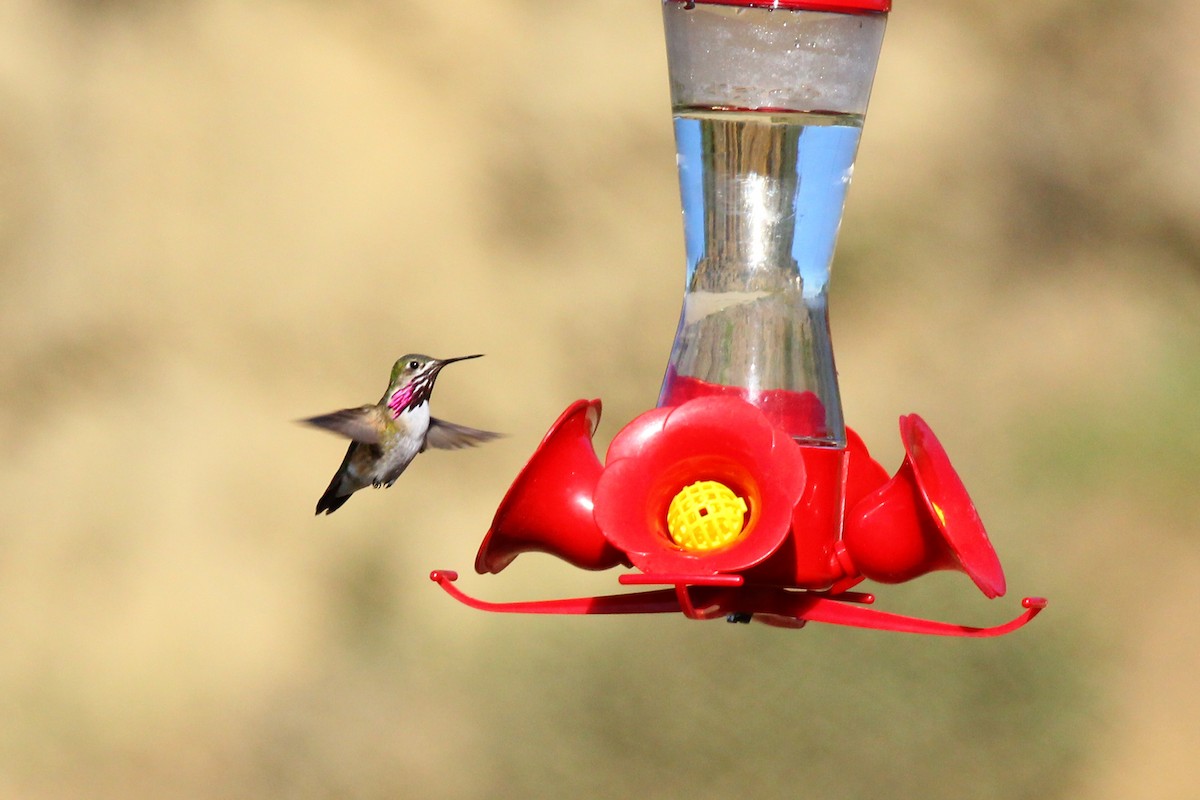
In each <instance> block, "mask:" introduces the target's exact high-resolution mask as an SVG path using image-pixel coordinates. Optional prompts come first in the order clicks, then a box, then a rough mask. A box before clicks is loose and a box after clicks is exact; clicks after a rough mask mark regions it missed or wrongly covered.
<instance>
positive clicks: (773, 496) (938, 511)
mask: <svg viewBox="0 0 1200 800" xmlns="http://www.w3.org/2000/svg"><path fill="white" fill-rule="evenodd" d="M890 7H891V0H662V11H663V22H664V28H665V32H666V42H667V57H668V68H669V73H670V85H671V101H672V107H673V111H674V122H675V143H676V149H677V163H678V165H679V184H680V194H681V197H682V205H683V217H684V235H685V242H686V251H687V262H686V266H687V276H686V284H685V293H684V298H683V310H682V313H681V314H680V318H679V327H678V330H677V332H676V335H675V341H674V344H673V347H672V350H671V357H670V362H669V364H668V365H667V369H666V376H665V378H664V380H663V384H662V390H661V394H660V396H659V401H658V406H657V407H656V408H653V409H651V410H649V411H647V412H645V413H643V414H641V415H640V416H638V417H637V418H635V419H634V420H633V421H632V422H630V423H629V424H628V425H626V426H625V427H624V428H623V429H622V430H621V431H620V432H619V433H618V434H617V435H616V437H614V439H613V440H612V442H611V444H610V446H609V448H608V452H607V454H606V458H605V460H604V461H603V462H601V460H600V458H599V457H598V455H597V454H596V451H595V448H594V445H593V443H592V436H593V434H594V433H595V430H596V425H597V423H598V421H599V419H600V401H599V400H590V401H585V400H579V401H576V402H575V403H573V404H571V406H569V407H568V408H567V409H566V410H565V411H564V412H563V413H562V415H561V416H560V417H559V418H558V420H557V421H555V423H554V424H553V425H552V426H551V427H550V430H549V432H548V433H547V434H546V436H545V438H544V439H543V440H542V442H541V444H540V445H539V446H538V448H537V450H536V451H535V452H534V454H533V456H532V457H531V458H530V460H529V462H528V463H527V464H526V466H525V468H524V469H523V470H522V471H521V473H520V474H519V475H518V476H517V478H516V480H515V481H514V482H513V484H512V486H511V488H510V489H509V490H508V493H507V495H506V496H505V497H504V499H503V501H502V502H501V503H500V506H499V508H498V510H497V511H496V516H495V518H494V520H493V521H492V526H491V529H490V530H489V531H488V533H487V535H486V536H485V538H484V540H483V543H482V545H481V546H480V548H479V553H478V556H477V557H476V559H475V569H476V571H477V572H479V573H480V574H487V573H498V572H500V571H501V570H503V569H504V568H505V567H506V566H507V565H508V564H509V563H510V562H511V561H512V560H513V559H514V558H516V557H517V556H518V555H520V554H521V553H525V552H531V551H538V552H544V553H549V554H551V555H554V556H557V557H558V558H561V559H563V560H565V561H567V562H569V563H570V564H573V565H575V566H576V567H579V568H582V569H588V570H604V569H609V568H612V567H617V566H625V567H631V568H633V569H632V570H631V571H626V572H623V573H622V574H620V575H619V577H618V583H619V584H621V585H623V586H642V587H659V588H647V589H643V590H640V591H627V592H620V593H616V594H611V595H605V596H600V597H578V598H569V599H559V600H534V601H523V602H510V603H492V602H487V601H483V600H479V599H476V598H473V597H470V596H468V595H466V594H465V593H463V592H462V591H461V590H460V589H459V588H458V586H457V585H456V584H455V581H456V580H457V578H458V576H457V574H456V573H454V572H452V571H449V570H437V571H435V572H433V573H432V574H431V576H430V577H431V578H432V579H433V580H434V581H435V582H437V583H438V584H440V585H441V587H442V588H443V589H444V590H445V591H446V592H448V593H449V594H450V595H451V596H453V597H455V598H456V599H458V600H459V601H461V602H463V603H464V604H466V605H468V606H471V607H473V608H477V609H481V610H486V611H497V612H510V613H532V614H646V613H666V612H676V613H679V612H681V613H683V614H684V615H685V616H687V617H689V618H692V619H713V618H718V617H725V618H727V619H729V620H730V621H734V622H749V621H752V620H754V621H760V622H764V623H767V624H771V625H777V626H781V627H791V628H798V627H801V626H803V625H804V624H805V623H807V622H826V623H833V624H840V625H850V626H856V627H863V628H875V629H882V630H892V631H904V632H909V633H926V634H940V635H949V636H996V635H1000V634H1004V633H1008V632H1009V631H1012V630H1015V629H1017V628H1019V627H1021V626H1022V625H1024V624H1025V623H1026V622H1028V621H1029V620H1030V619H1032V618H1033V617H1034V616H1036V615H1037V613H1038V612H1039V611H1040V610H1041V609H1042V608H1044V607H1045V601H1044V600H1043V599H1041V598H1026V599H1025V600H1024V601H1023V602H1022V605H1023V607H1024V611H1023V613H1021V614H1020V615H1019V616H1017V617H1016V618H1015V619H1013V620H1011V621H1010V622H1008V623H1006V624H1003V625H999V626H996V627H990V628H973V627H966V626H962V625H955V624H950V623H945V622H937V621H933V620H925V619H916V618H912V617H906V616H901V615H898V614H892V613H887V612H883V611H879V610H876V609H874V608H871V607H870V606H871V604H872V603H873V602H874V596H873V595H871V594H868V593H864V592H861V591H853V587H855V586H856V585H857V584H859V583H860V582H861V581H863V580H864V579H870V580H872V581H875V582H878V583H883V584H893V583H901V582H904V581H908V580H911V579H913V578H916V577H918V576H921V575H924V574H926V573H928V572H931V571H934V570H941V569H954V570H958V571H961V572H964V573H966V575H967V576H968V577H969V578H970V579H971V580H972V581H973V582H974V584H975V585H976V587H978V588H979V590H980V591H981V592H983V594H984V595H985V596H986V597H988V598H995V597H999V596H1001V595H1003V594H1004V592H1005V580H1004V571H1003V569H1002V568H1001V566H1000V561H999V559H998V558H997V556H996V553H995V550H993V548H992V545H991V543H990V542H989V541H988V537H987V533H986V532H985V530H984V527H983V524H982V523H981V521H980V519H979V515H978V513H977V512H976V510H975V506H974V504H973V503H972V502H971V499H970V497H969V496H968V494H967V491H966V489H965V488H964V486H963V484H962V481H961V480H960V479H959V477H958V474H957V473H956V472H955V470H954V468H953V466H951V464H950V459H949V457H948V456H947V455H946V451H945V450H944V449H943V448H942V445H941V443H940V442H939V441H938V439H937V437H936V436H935V435H934V433H933V431H932V430H931V429H930V428H929V426H928V425H927V424H926V423H925V421H924V420H922V419H921V418H920V417H919V416H917V415H915V414H909V415H906V416H903V417H901V418H900V438H901V441H902V442H903V445H904V451H905V457H904V461H903V463H902V464H901V466H900V468H899V470H898V471H897V472H896V473H895V474H894V475H891V476H889V475H888V472H887V471H886V470H885V469H884V468H883V466H881V465H880V464H879V463H878V462H877V461H875V460H874V459H873V458H872V457H871V455H870V454H869V452H868V451H867V448H866V446H865V445H864V444H863V441H862V439H860V438H859V437H858V435H857V434H855V433H854V431H853V430H851V429H849V428H847V427H846V425H845V422H844V420H843V418H842V405H841V397H840V394H839V391H838V384H837V372H836V370H835V368H834V360H833V345H832V342H831V340H830V334H829V316H828V305H827V299H828V289H829V270H830V263H831V262H832V260H833V251H834V244H835V242H836V239H837V233H838V228H839V226H840V224H841V218H842V209H843V204H844V200H845V196H846V189H847V187H848V185H849V182H850V175H851V172H852V170H853V167H854V159H855V156H856V154H857V151H858V142H859V136H860V134H861V132H862V124H863V119H864V116H865V114H866V110H867V100H868V97H869V96H870V90H871V83H872V81H873V79H874V76H875V67H876V64H877V62H878V58H879V51H880V47H881V45H882V43H883V32H884V25H885V23H886V20H887V12H888V11H889V10H890Z"/></svg>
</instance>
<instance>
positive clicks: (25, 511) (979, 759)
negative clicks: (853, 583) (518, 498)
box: [0, 0, 1200, 800]
mask: <svg viewBox="0 0 1200 800" xmlns="http://www.w3.org/2000/svg"><path fill="white" fill-rule="evenodd" d="M889 25H890V27H889V32H888V36H887V40H886V41H885V44H884V51H883V56H882V60H881V64H880V68H879V75H878V79H877V81H876V84H875V92H874V98H873V102H872V107H871V111H870V114H869V117H868V121H867V125H866V131H865V135H864V140H863V145H862V149H861V152H860V157H859V160H858V165H857V170H856V177H855V185H854V187H853V189H852V191H851V192H850V198H849V207H848V209H847V215H846V219H845V224H844V225H843V229H842V231H843V233H842V239H841V243H840V246H839V252H838V257H837V261H836V264H835V280H834V282H833V319H834V328H835V344H836V348H837V353H838V359H839V367H840V370H841V378H842V392H843V397H844V400H845V407H846V418H847V420H848V421H849V422H850V424H851V425H852V426H853V427H855V428H856V429H857V430H859V432H860V433H862V434H863V436H864V437H865V439H866V441H867V442H868V444H869V445H870V446H871V447H872V449H873V451H874V452H875V454H876V455H877V457H878V458H879V459H880V460H881V461H883V462H884V463H885V464H886V465H888V466H889V468H893V469H894V468H895V466H896V465H897V464H898V463H899V461H900V457H901V448H900V443H899V438H898V435H897V430H896V418H897V416H898V415H899V414H901V413H907V412H910V411H917V412H919V413H921V414H922V415H923V416H924V417H925V418H926V419H927V420H928V421H929V422H930V424H931V425H932V426H933V428H934V429H935V430H936V431H937V432H938V433H939V435H940V436H941V437H942V439H943V441H944V443H945V444H946V446H947V448H948V450H949V452H950V454H951V456H952V457H953V458H954V460H955V463H956V465H957V466H958V468H959V470H960V472H961V473H962V475H963V477H964V480H965V482H966V484H967V486H968V487H969V488H970V489H971V491H972V494H973V495H974V497H975V499H976V502H977V505H978V506H979V508H980V511H981V513H982V514H983V517H984V519H985V521H986V522H987V523H988V525H989V529H990V531H991V537H992V540H993V542H994V543H995V544H996V546H997V549H998V551H999V553H1000V555H1001V559H1002V560H1003V562H1004V564H1005V567H1006V571H1007V574H1008V580H1009V590H1010V594H1009V597H1006V598H1004V599H1002V600H997V601H993V602H988V601H985V600H984V599H983V598H982V597H980V596H979V595H978V593H977V592H976V591H975V590H974V589H973V587H972V586H971V584H970V582H969V581H967V579H966V578H965V577H963V576H962V575H958V574H956V573H950V574H938V575H934V576H930V577H927V578H923V579H921V580H918V581H916V582H913V583H910V584H907V585H904V586H900V587H894V588H888V589H883V590H880V591H879V596H880V600H879V605H880V607H882V608H887V609H893V610H898V611H901V612H905V613H913V614H919V615H923V616H933V617H936V618H942V619H949V620H952V621H959V622H964V623H968V624H993V623H996V622H999V621H1001V620H1003V619H1006V618H1008V617H1009V616H1012V615H1014V614H1015V613H1016V612H1017V610H1019V609H1018V601H1019V598H1020V597H1022V596H1024V595H1037V594H1041V595H1046V596H1048V597H1049V598H1050V600H1051V605H1050V608H1049V610H1048V611H1047V612H1046V613H1045V614H1044V615H1043V616H1042V617H1041V618H1039V619H1038V620H1037V622H1036V623H1034V624H1033V625H1032V626H1031V627H1029V628H1027V629H1025V630H1023V631H1021V632H1019V633H1017V634H1015V635H1013V636H1010V637H1007V638H1002V639H998V640H981V641H966V640H944V639H924V638H916V637H905V636H899V635H888V634H880V633H869V632H863V631H855V630H847V629H835V628H828V627H819V626H810V627H809V628H808V629H806V630H804V631H801V632H795V633H793V632H784V631H778V630H773V629H768V628H765V627H762V626H746V627H743V626H738V627H733V626H728V625H725V624H724V623H720V622H711V623H707V624H701V623H690V622H687V621H686V620H684V619H682V618H681V617H660V618H615V619H603V618H596V619H589V618H547V619H539V618H522V617H496V616H491V615H487V614H482V613H478V612H473V611H470V610H468V609H466V608H463V607H461V606H459V605H457V604H456V603H454V602H453V601H452V600H450V599H449V598H447V597H445V596H444V595H443V594H442V593H441V592H440V591H439V590H438V589H437V588H436V587H434V586H433V585H432V584H430V583H429V581H428V580H427V578H426V576H427V574H428V571H429V570H430V569H432V568H439V567H440V568H454V569H458V570H460V571H461V572H462V573H463V580H462V584H461V585H462V586H463V587H464V588H465V589H467V590H468V591H471V592H473V593H475V594H478V595H482V596H484V597H488V598H492V599H505V598H530V599H532V598H547V597H556V596H571V595H575V594H584V593H588V592H607V591H612V590H614V589H615V588H616V587H615V578H614V576H613V575H611V574H602V575H592V574H586V573H581V572H578V571H575V570H573V569H571V568H570V567H568V566H566V565H565V564H561V563H559V562H556V561H554V560H552V559H550V558H547V557H542V556H525V557H523V558H521V559H519V560H518V561H517V562H516V563H515V564H514V565H513V566H512V567H511V568H510V569H509V570H508V571H507V572H505V573H504V574H503V575H500V576H496V577H489V578H486V579H485V578H479V577H477V576H474V574H473V572H472V570H471V565H472V563H473V559H474V554H475V550H476V548H477V546H478V544H479V541H480V539H481V537H482V535H483V532H484V531H485V530H486V528H487V526H488V523H489V521H490V519H491V515H492V513H493V511H494V509H495V507H496V505H497V503H498V502H499V500H500V498H501V497H502V495H503V493H504V491H505V489H506V488H507V487H508V484H509V482H510V481H511V479H512V478H513V477H514V476H515V475H516V473H517V471H518V470H519V468H520V467H521V465H522V464H523V463H524V461H525V459H526V458H527V457H528V455H529V454H530V453H531V452H532V450H533V448H534V446H535V445H536V443H537V441H538V440H539V439H540V437H541V436H542V434H543V433H544V432H545V429H546V427H547V426H548V425H549V423H550V422H551V421H552V420H553V419H554V418H555V417H556V416H557V415H558V413H559V412H560V411H561V410H562V409H563V408H564V407H565V406H566V405H567V403H569V402H570V401H571V400H574V399H576V398H578V397H595V396H599V397H602V398H603V399H604V401H605V418H604V420H603V421H602V424H601V429H600V432H599V435H598V445H599V446H600V447H601V448H603V447H604V446H605V445H606V444H607V441H608V439H609V438H611V436H612V435H613V434H614V433H615V432H616V431H617V430H618V429H619V428H620V427H621V425H623V424H624V423H625V422H627V421H628V420H629V419H631V418H632V417H633V416H634V415H636V414H637V413H639V412H640V411H642V410H645V409H646V408H648V407H650V406H651V405H652V404H653V403H654V400H655V397H656V394H657V390H658V384H659V381H660V379H661V374H662V370H663V367H664V366H665V364H666V357H667V354H668V352H669V349H670V344H671V337H672V336H673V333H674V328H675V322H676V315H677V313H678V309H679V302H680V299H681V297H682V278H683V266H682V264H683V241H682V230H681V225H680V219H679V206H678V200H677V188H676V183H675V181H676V176H675V170H674V160H673V159H674V149H673V143H672V141H671V126H670V110H669V104H668V98H667V93H666V92H667V83H666V65H665V59H664V53H663V45H662V40H661V30H660V19H659V10H658V3H656V2H653V0H636V1H635V0H607V2H605V3H570V2H546V1H545V0H543V1H541V2H535V1H534V0H496V2H492V3H458V4H453V3H444V2H434V0H343V1H342V2H319V0H275V1H273V2H272V1H270V0H262V1H260V2H247V1H246V0H242V1H241V2H237V1H235V0H190V1H186V0H181V1H180V2H173V3H154V2H146V1H144V0H143V1H139V0H0V387H2V389H3V394H2V396H0V447H2V448H3V450H2V452H3V456H4V458H3V462H2V463H0V487H2V488H0V506H2V512H0V797H2V798H21V799H22V800H25V799H27V800H58V799H59V798H100V799H101V800H107V799H108V798H212V797H222V798H296V799H297V800H302V799H304V800H306V799H307V798H335V797H336V798H405V797H437V798H455V799H457V798H570V797H580V798H627V797H643V798H676V797H691V798H729V797H756V798H757V797H763V798H767V797H794V796H798V795H803V796H807V797H817V798H826V797H827V798H835V797H836V798H883V797H897V798H899V797H922V798H963V797H970V798H981V799H984V800H986V799H988V798H1019V797H1030V798H1034V797H1036V798H1088V799H1089V800H1108V799H1109V798H1112V799H1113V800H1115V799H1116V798H1122V800H1125V799H1126V798H1131V797H1139V798H1140V797H1146V798H1150V797H1153V798H1156V800H1167V799H1168V798H1194V797H1196V796H1198V795H1200V771H1198V770H1197V769H1196V767H1195V766H1194V765H1195V755H1196V753H1197V752H1200V727H1198V726H1200V722H1198V720H1200V686H1198V685H1197V678H1196V662H1197V656H1198V655H1200V653H1198V642H1200V636H1198V634H1200V622H1198V621H1197V620H1198V618H1200V588H1198V587H1200V581H1198V580H1197V578H1198V576H1200V539H1198V533H1200V530H1198V525H1197V517H1198V516H1200V492H1198V491H1197V480H1198V478H1200V469H1198V465H1200V424H1198V415H1197V410H1196V398H1197V397H1198V396H1200V358H1198V357H1197V355H1198V354H1200V158H1197V151H1196V142H1197V141H1200V41H1198V38H1200V34H1197V31H1200V6H1198V5H1197V4H1195V3H1192V2H1188V1H1187V0H1165V1H1162V2H1154V3H1151V2H1148V1H1147V2H1136V1H1135V0H1115V1H1114V2H1108V3H1084V2H1066V0H1036V1H1035V0H1018V1H1014V2H1009V3H996V2H983V1H982V0H921V1H920V2H915V1H914V0H899V1H898V3H897V7H896V9H895V11H894V12H893V14H892V19H891V21H890V23H889ZM412 350H416V351H426V352H430V353H432V354H434V355H439V356H449V355H459V354H464V353H470V352H478V351H483V352H486V353H487V354H488V357H487V358H485V359H482V360H479V361H473V362H469V363H468V364H464V365H461V366H455V367H453V368H452V369H449V370H447V371H446V373H445V374H444V375H443V377H442V379H441V381H440V382H439V384H438V391H437V393H436V395H435V397H434V409H435V413H437V414H438V415H440V416H444V417H446V418H448V419H452V420H455V421H458V422H462V423H465V424H469V425H475V426H479V427H484V428H494V429H499V430H504V431H507V432H508V433H509V434H510V435H509V437H508V438H506V439H503V440H501V441H499V442H496V443H492V444H489V445H487V446H485V447H483V448H481V449H478V450H471V451H465V452H457V453H444V452H435V453H432V454H427V455H425V456H423V457H421V458H420V459H419V460H418V461H417V463H416V464H415V465H414V467H413V468H412V469H411V470H410V471H409V472H408V473H407V474H406V475H405V476H404V478H403V479H402V480H401V481H400V482H399V483H398V484H397V485H396V486H395V487H394V488H392V489H391V490H389V491H387V492H364V493H361V494H360V495H357V496H355V497H354V498H353V500H352V501H351V502H350V503H349V504H348V505H347V506H346V507H345V508H344V509H342V510H341V511H339V512H338V513H337V514H335V515H334V516H332V517H327V518H326V517H322V518H314V517H313V515H312V509H313V505H314V503H315V502H316V499H317V497H318V496H319V495H320V493H321V491H322V490H323V489H324V487H325V485H326V483H327V482H328V480H329V478H330V476H331V475H332V473H333V471H334V469H335V468H336V467H337V465H338V463H339V461H340V459H341V456H342V453H343V452H344V444H343V443H342V442H340V441H338V440H337V439H335V438H333V437H331V436H328V435H324V434H322V433H320V432H317V431H314V430H308V429H305V428H302V427H300V426H297V425H295V424H293V423H292V420H294V419H296V418H298V417H301V416H306V415H311V414H315V413H320V412H324V411H329V410H333V409H335V408H339V407H342V406H345V405H354V404H358V403H362V402H373V401H374V400H376V399H377V398H378V396H379V393H380V392H381V391H382V390H383V388H384V385H385V383H386V375H387V371H388V369H389V367H390V365H391V363H392V361H393V360H394V359H395V358H396V357H397V356H399V355H400V354H402V353H404V352H407V351H412Z"/></svg>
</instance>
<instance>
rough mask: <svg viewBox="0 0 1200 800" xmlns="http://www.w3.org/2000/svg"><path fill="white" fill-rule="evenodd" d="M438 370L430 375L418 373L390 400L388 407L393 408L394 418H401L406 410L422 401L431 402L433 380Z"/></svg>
mask: <svg viewBox="0 0 1200 800" xmlns="http://www.w3.org/2000/svg"><path fill="white" fill-rule="evenodd" d="M436 375H437V373H436V372H434V373H432V374H429V375H418V376H417V377H415V378H413V379H412V380H411V381H409V382H408V383H407V384H405V385H404V386H401V387H400V390H399V391H397V392H396V393H395V394H394V395H392V397H391V399H390V400H388V408H390V409H391V410H392V419H399V418H400V415H401V414H403V413H404V412H405V411H409V410H410V409H414V408H416V407H417V406H419V405H421V404H422V403H428V402H429V396H430V395H431V394H433V380H434V377H435V376H436Z"/></svg>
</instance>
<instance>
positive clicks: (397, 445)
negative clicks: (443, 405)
mask: <svg viewBox="0 0 1200 800" xmlns="http://www.w3.org/2000/svg"><path fill="white" fill-rule="evenodd" d="M481 355H483V354H482V353H477V354H475V355H471V356H459V357H458V358H430V357H429V356H424V355H421V354H419V353H409V354H408V355H406V356H404V357H403V358H401V359H399V360H398V361H397V362H396V363H395V365H393V366H392V376H391V378H390V379H389V380H388V387H387V391H386V392H384V393H383V397H381V398H380V399H379V402H378V403H376V404H375V405H368V406H359V407H358V408H344V409H342V410H341V411H334V412H333V413H331V414H322V415H320V416H317V417H309V418H308V419H302V420H300V421H301V422H303V423H306V424H308V425H313V426H315V427H318V428H323V429H325V430H327V431H332V432H333V433H337V434H340V435H342V436H345V437H346V438H347V439H350V440H351V442H350V448H349V449H348V450H347V451H346V457H345V458H343V459H342V465H341V466H340V467H338V471H337V472H336V473H334V476H333V480H332V481H330V482H329V488H328V489H326V490H325V494H323V495H321V499H320V500H318V501H317V513H318V514H320V513H321V512H324V513H326V514H332V513H333V512H334V511H337V510H338V509H339V508H341V507H342V505H344V504H345V502H346V501H347V500H349V499H350V495H352V494H354V493H355V492H357V491H358V490H359V489H362V488H364V487H367V486H374V487H375V488H376V489H378V488H380V487H384V488H388V487H391V485H392V484H393V483H395V482H396V479H397V478H399V477H400V474H401V473H402V472H404V470H405V469H406V468H407V467H408V465H409V464H411V463H412V460H413V459H414V458H416V457H417V454H418V453H423V452H425V448H427V447H438V448H442V449H445V450H456V449H458V448H460V447H474V446H475V445H477V444H479V443H481V442H486V441H489V440H491V439H495V438H497V437H498V436H500V435H501V434H499V433H492V432H491V431H481V430H479V429H477V428H468V427H467V426H465V425H455V424H454V423H453V422H446V421H445V420H441V419H437V418H436V417H431V416H430V415H429V397H430V395H431V394H433V383H434V381H436V380H437V376H438V373H439V372H441V371H442V367H444V366H446V365H447V364H453V363H454V362H455V361H466V360H467V359H469V358H479V357H480V356H481Z"/></svg>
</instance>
